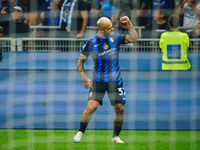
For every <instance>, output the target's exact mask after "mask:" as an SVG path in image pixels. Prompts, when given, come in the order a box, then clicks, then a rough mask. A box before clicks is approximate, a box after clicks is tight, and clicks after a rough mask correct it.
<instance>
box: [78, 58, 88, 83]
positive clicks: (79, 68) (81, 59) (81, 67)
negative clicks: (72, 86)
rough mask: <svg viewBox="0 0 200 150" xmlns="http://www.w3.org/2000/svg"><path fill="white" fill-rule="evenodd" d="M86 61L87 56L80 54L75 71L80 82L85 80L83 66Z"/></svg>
mask: <svg viewBox="0 0 200 150" xmlns="http://www.w3.org/2000/svg"><path fill="white" fill-rule="evenodd" d="M86 60H87V56H85V55H83V54H81V55H80V56H79V59H78V62H77V69H78V71H79V74H80V76H81V78H82V80H84V79H85V78H87V77H86V75H85V69H84V66H83V64H84V63H85V61H86Z"/></svg>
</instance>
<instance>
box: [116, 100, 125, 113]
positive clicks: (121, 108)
mask: <svg viewBox="0 0 200 150" xmlns="http://www.w3.org/2000/svg"><path fill="white" fill-rule="evenodd" d="M115 111H116V113H120V114H122V113H124V104H121V103H119V104H116V105H115Z"/></svg>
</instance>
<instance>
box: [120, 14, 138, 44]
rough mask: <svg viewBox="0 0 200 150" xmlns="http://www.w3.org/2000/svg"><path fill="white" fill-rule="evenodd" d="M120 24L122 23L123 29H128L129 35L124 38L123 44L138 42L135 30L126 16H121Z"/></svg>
mask: <svg viewBox="0 0 200 150" xmlns="http://www.w3.org/2000/svg"><path fill="white" fill-rule="evenodd" d="M120 22H121V23H122V26H123V27H124V28H127V29H128V33H129V35H127V36H126V40H125V43H134V42H136V41H138V34H137V32H136V31H135V28H134V27H133V24H132V23H131V21H130V19H129V18H128V17H127V16H123V17H122V18H120Z"/></svg>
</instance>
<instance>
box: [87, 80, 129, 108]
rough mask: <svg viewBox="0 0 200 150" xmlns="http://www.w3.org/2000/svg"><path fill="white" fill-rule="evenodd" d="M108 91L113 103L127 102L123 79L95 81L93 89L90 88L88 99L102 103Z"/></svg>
mask: <svg viewBox="0 0 200 150" xmlns="http://www.w3.org/2000/svg"><path fill="white" fill-rule="evenodd" d="M106 91H107V93H108V97H109V99H110V102H111V105H115V104H117V103H124V104H125V103H126V102H125V92H124V85H123V81H122V80H121V81H116V82H96V81H94V82H93V89H90V91H89V95H88V100H95V101H98V102H99V104H100V105H102V104H103V103H102V100H103V97H104V95H105V92H106Z"/></svg>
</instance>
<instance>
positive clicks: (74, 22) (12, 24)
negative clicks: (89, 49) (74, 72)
mask: <svg viewBox="0 0 200 150" xmlns="http://www.w3.org/2000/svg"><path fill="white" fill-rule="evenodd" d="M171 14H178V15H179V16H180V17H181V25H180V26H181V27H182V28H181V29H180V30H182V31H183V32H186V33H188V35H189V37H191V38H193V37H194V38H199V37H200V2H199V0H32V1H31V0H0V37H58V38H60V37H62V38H89V37H91V36H93V35H94V34H95V33H96V22H97V20H98V18H100V17H102V16H105V17H108V18H109V19H111V21H112V23H113V27H114V29H115V31H117V32H119V33H123V34H126V33H127V29H124V28H123V27H122V25H121V24H120V22H119V19H120V18H121V17H122V16H125V15H126V16H128V17H129V18H130V19H131V21H132V23H133V25H134V26H139V27H144V28H143V30H142V38H159V37H160V35H161V33H163V32H165V31H167V30H169V26H168V21H167V20H168V17H169V15H171Z"/></svg>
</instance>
